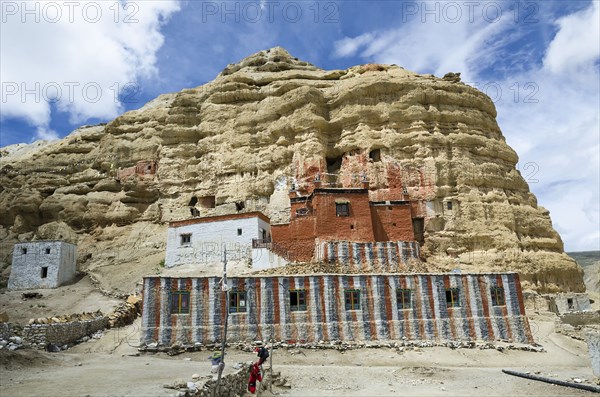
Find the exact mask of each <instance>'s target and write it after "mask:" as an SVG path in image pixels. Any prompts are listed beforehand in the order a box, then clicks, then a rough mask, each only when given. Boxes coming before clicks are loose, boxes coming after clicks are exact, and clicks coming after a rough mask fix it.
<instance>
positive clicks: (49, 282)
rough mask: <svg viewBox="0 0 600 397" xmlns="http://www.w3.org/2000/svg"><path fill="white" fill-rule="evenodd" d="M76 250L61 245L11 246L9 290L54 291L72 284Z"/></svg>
mask: <svg viewBox="0 0 600 397" xmlns="http://www.w3.org/2000/svg"><path fill="white" fill-rule="evenodd" d="M76 271H77V247H76V246H75V245H74V244H69V243H66V242H64V241H32V242H29V243H18V244H15V246H14V249H13V260H12V268H11V272H10V278H9V281H8V288H10V289H34V288H56V287H59V286H61V285H63V284H66V283H68V282H69V281H72V280H73V278H74V277H75V273H76Z"/></svg>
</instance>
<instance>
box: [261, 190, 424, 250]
mask: <svg viewBox="0 0 600 397" xmlns="http://www.w3.org/2000/svg"><path fill="white" fill-rule="evenodd" d="M318 186H319V184H318V183H317V187H315V188H314V189H313V191H312V192H311V193H310V194H309V195H307V196H300V195H299V194H298V192H295V191H294V192H291V193H290V202H291V217H290V223H287V224H281V225H272V226H271V234H272V236H273V241H274V242H276V243H277V244H278V245H280V246H281V247H283V248H284V249H286V250H287V251H288V252H289V256H290V259H292V260H295V261H309V260H311V259H312V257H313V252H314V246H315V241H316V240H317V239H319V240H331V241H352V242H379V241H414V240H415V233H414V230H413V218H414V217H418V216H419V213H415V212H417V211H414V209H419V208H420V206H419V205H418V203H415V204H413V203H411V202H408V201H403V200H396V201H385V202H373V201H371V200H370V199H369V190H368V184H366V183H364V184H363V188H354V189H352V188H350V189H343V188H341V189H331V188H326V189H323V188H320V187H318ZM346 211H347V212H346Z"/></svg>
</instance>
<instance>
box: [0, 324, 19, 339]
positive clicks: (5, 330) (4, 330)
mask: <svg viewBox="0 0 600 397" xmlns="http://www.w3.org/2000/svg"><path fill="white" fill-rule="evenodd" d="M14 334H15V330H14V327H13V325H12V324H11V323H0V339H4V340H7V339H8V338H10V337H11V336H13V335H14Z"/></svg>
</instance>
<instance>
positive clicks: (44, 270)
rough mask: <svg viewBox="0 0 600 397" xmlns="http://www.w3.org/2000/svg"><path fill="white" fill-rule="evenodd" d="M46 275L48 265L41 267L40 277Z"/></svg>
mask: <svg viewBox="0 0 600 397" xmlns="http://www.w3.org/2000/svg"><path fill="white" fill-rule="evenodd" d="M46 277H48V266H44V267H42V278H46Z"/></svg>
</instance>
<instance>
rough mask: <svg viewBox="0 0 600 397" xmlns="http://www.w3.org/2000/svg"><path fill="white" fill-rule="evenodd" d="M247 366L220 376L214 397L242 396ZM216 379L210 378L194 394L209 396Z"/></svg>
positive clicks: (247, 375) (245, 385)
mask: <svg viewBox="0 0 600 397" xmlns="http://www.w3.org/2000/svg"><path fill="white" fill-rule="evenodd" d="M248 377H249V372H248V366H247V365H243V366H242V368H241V369H240V370H238V371H237V372H235V373H233V374H229V375H225V376H223V377H221V381H220V383H219V384H220V386H219V392H218V393H216V394H215V395H214V396H215V397H231V396H244V395H246V390H247V389H248ZM216 382H217V381H216V380H214V379H211V380H209V381H208V382H206V383H205V384H204V387H202V389H200V390H198V391H197V392H196V394H195V395H196V396H200V397H211V396H213V394H212V391H213V388H214V387H215V384H216Z"/></svg>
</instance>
